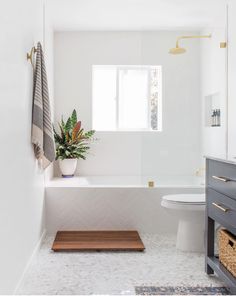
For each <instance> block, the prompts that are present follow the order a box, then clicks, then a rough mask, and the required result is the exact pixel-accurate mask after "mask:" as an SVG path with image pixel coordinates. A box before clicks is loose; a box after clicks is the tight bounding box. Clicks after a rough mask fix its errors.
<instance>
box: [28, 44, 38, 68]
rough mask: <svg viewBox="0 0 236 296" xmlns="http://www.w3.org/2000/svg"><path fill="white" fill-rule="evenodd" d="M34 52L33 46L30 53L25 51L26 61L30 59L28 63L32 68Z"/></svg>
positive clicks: (35, 50)
mask: <svg viewBox="0 0 236 296" xmlns="http://www.w3.org/2000/svg"><path fill="white" fill-rule="evenodd" d="M36 52H37V49H36V48H35V47H32V48H31V51H30V53H28V52H27V61H28V60H30V63H31V65H32V67H33V68H34V63H33V57H34V54H35V53H36Z"/></svg>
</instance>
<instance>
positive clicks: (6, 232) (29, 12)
mask: <svg viewBox="0 0 236 296" xmlns="http://www.w3.org/2000/svg"><path fill="white" fill-rule="evenodd" d="M0 32H1V33H0V65H1V67H0V98H1V100H0V102H1V103H0V118H1V127H0V129H1V145H0V155H1V156H0V158H1V170H0V183H1V195H0V237H1V243H0V294H8V293H13V291H14V289H15V288H16V285H17V283H18V281H19V280H20V277H21V275H22V273H23V270H24V268H25V266H26V264H27V262H28V260H29V258H30V256H31V254H32V252H33V250H34V248H35V246H36V244H37V242H38V241H39V238H40V237H41V235H42V231H43V229H44V186H43V185H44V181H43V174H42V173H40V172H39V171H38V169H37V165H36V162H35V159H34V155H33V151H32V147H31V143H30V134H31V110H32V68H31V65H30V63H29V62H27V60H26V52H27V51H30V49H31V47H32V46H33V45H35V44H36V42H37V41H38V40H41V41H43V4H42V1H41V0H21V1H14V0H5V1H3V0H1V1H0Z"/></svg>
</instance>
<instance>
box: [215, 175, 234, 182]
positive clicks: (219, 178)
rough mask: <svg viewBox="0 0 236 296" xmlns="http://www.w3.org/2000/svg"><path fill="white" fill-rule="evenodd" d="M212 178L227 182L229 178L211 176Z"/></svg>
mask: <svg viewBox="0 0 236 296" xmlns="http://www.w3.org/2000/svg"><path fill="white" fill-rule="evenodd" d="M212 178H213V179H216V180H219V181H222V182H229V181H230V179H228V178H226V177H219V176H212Z"/></svg>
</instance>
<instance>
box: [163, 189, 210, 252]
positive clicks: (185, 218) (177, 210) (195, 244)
mask: <svg viewBox="0 0 236 296" xmlns="http://www.w3.org/2000/svg"><path fill="white" fill-rule="evenodd" d="M205 202H206V198H205V194H175V195H165V196H163V197H162V202H161V205H162V206H163V207H164V208H166V209H167V210H168V211H169V212H170V214H171V215H172V216H173V215H175V216H176V217H177V218H178V220H179V225H178V233H177V242H176V247H177V249H179V250H182V251H188V252H204V229H205Z"/></svg>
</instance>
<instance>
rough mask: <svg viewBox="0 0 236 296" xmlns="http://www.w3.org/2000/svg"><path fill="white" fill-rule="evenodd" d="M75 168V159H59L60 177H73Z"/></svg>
mask: <svg viewBox="0 0 236 296" xmlns="http://www.w3.org/2000/svg"><path fill="white" fill-rule="evenodd" d="M76 166H77V159H76V158H72V159H64V160H61V159H59V167H60V170H61V174H62V177H64V178H70V177H73V176H74V173H75V170H76Z"/></svg>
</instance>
